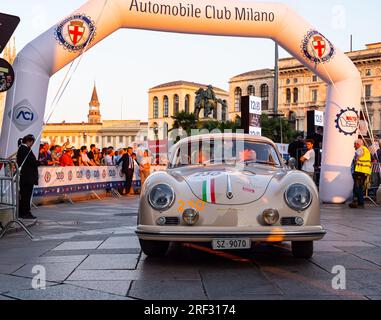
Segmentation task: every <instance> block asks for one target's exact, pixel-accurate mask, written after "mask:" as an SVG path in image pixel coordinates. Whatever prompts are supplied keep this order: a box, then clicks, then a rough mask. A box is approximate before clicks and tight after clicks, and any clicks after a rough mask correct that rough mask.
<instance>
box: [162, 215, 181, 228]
mask: <svg viewBox="0 0 381 320" xmlns="http://www.w3.org/2000/svg"><path fill="white" fill-rule="evenodd" d="M179 224H180V218H178V217H165V225H166V226H177V225H179Z"/></svg>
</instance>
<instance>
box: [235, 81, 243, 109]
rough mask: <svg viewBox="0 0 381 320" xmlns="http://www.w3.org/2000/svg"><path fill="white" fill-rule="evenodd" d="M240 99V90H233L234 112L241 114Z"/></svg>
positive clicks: (238, 88)
mask: <svg viewBox="0 0 381 320" xmlns="http://www.w3.org/2000/svg"><path fill="white" fill-rule="evenodd" d="M241 97H242V89H241V88H240V87H237V88H235V90H234V111H235V112H241Z"/></svg>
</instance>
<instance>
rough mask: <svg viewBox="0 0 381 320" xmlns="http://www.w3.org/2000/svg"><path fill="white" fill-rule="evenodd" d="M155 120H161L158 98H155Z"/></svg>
mask: <svg viewBox="0 0 381 320" xmlns="http://www.w3.org/2000/svg"><path fill="white" fill-rule="evenodd" d="M153 118H154V119H158V118H159V99H158V98H157V97H155V98H153Z"/></svg>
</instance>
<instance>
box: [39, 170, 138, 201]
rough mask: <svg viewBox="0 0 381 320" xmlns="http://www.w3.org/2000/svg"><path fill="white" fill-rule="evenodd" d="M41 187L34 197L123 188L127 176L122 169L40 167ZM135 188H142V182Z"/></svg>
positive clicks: (135, 182) (136, 183)
mask: <svg viewBox="0 0 381 320" xmlns="http://www.w3.org/2000/svg"><path fill="white" fill-rule="evenodd" d="M38 170H39V176H40V178H39V185H38V186H36V187H35V188H34V191H33V195H34V196H35V197H41V196H46V195H57V194H67V193H75V192H86V191H94V190H105V189H111V188H123V187H124V184H125V181H126V179H125V176H124V174H123V173H122V171H121V170H122V168H121V167H115V166H110V167H40V168H39V169H38ZM132 185H133V188H134V189H135V188H140V180H136V181H133V183H132Z"/></svg>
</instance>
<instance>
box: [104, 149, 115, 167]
mask: <svg viewBox="0 0 381 320" xmlns="http://www.w3.org/2000/svg"><path fill="white" fill-rule="evenodd" d="M105 164H106V166H115V164H116V161H115V153H114V149H112V148H109V149H108V151H107V156H106V157H105Z"/></svg>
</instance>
